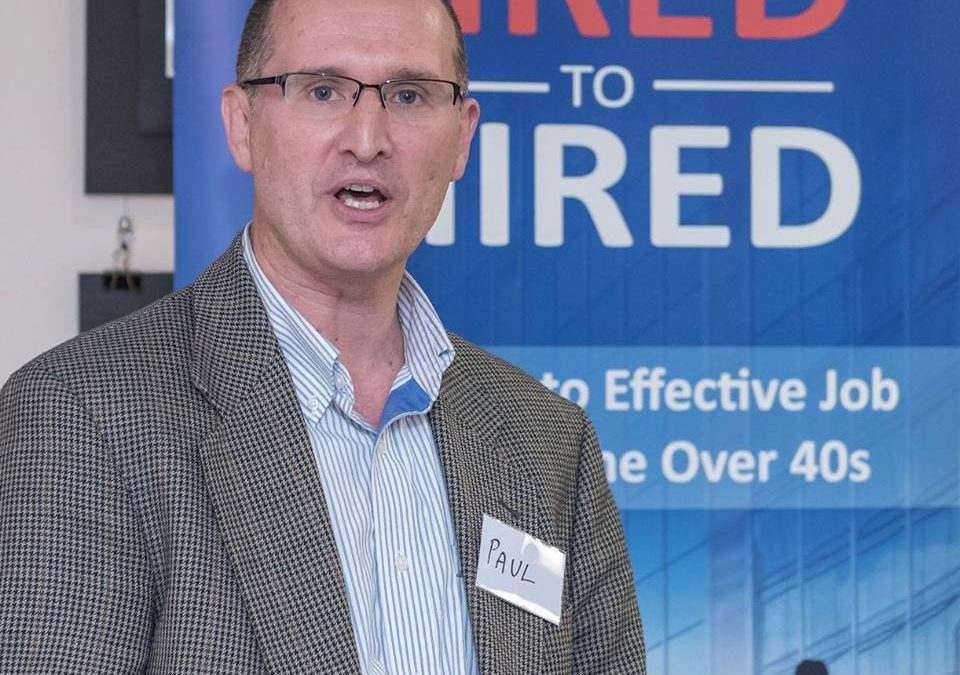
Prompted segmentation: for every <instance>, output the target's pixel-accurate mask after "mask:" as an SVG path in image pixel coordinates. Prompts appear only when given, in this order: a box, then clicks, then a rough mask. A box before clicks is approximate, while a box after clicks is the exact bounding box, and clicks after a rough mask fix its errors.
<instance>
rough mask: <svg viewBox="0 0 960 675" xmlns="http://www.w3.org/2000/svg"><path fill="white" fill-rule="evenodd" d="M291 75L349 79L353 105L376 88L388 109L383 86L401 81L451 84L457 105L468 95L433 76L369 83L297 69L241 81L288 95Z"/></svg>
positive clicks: (453, 102) (382, 103)
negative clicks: (353, 86)
mask: <svg viewBox="0 0 960 675" xmlns="http://www.w3.org/2000/svg"><path fill="white" fill-rule="evenodd" d="M291 75H313V76H315V77H336V78H338V79H341V80H348V81H350V82H353V83H354V84H356V85H357V87H358V88H357V93H356V95H355V96H354V97H353V105H352V106H351V107H354V108H355V107H356V105H357V103H359V102H360V95H361V94H363V90H364V89H376V90H377V94H379V96H380V105H382V106H383V107H384V109H386V107H387V100H386V98H385V97H384V95H383V88H384V87H385V86H387V85H390V84H398V83H401V82H442V83H443V84H449V85H450V86H451V87H453V100H452V101H451V105H457V101H458V100H460V101H462V100H463V99H464V97H465V96H466V93H467V92H466V90H465V89H464V88H463V87H462V86H461V85H460V84H459V83H457V82H453V81H452V80H441V79H437V78H433V77H403V78H398V79H396V80H385V81H383V82H381V83H379V84H368V83H367V82H361V81H360V80H358V79H356V78H353V77H347V76H346V75H334V74H332V73H314V72H309V71H297V72H293V73H282V74H280V75H274V76H272V77H258V78H256V79H254V80H243V81H242V82H240V86H241V87H252V86H258V85H264V84H276V85H278V86H279V87H280V93H281V94H282V95H283V96H284V97H286V95H287V78H289V77H290V76H291Z"/></svg>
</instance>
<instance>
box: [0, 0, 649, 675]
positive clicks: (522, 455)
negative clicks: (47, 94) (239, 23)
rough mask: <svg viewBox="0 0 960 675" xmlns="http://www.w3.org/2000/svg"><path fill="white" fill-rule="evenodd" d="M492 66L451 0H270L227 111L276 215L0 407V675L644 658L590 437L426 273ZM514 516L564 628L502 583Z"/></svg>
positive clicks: (28, 379)
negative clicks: (447, 322)
mask: <svg viewBox="0 0 960 675" xmlns="http://www.w3.org/2000/svg"><path fill="white" fill-rule="evenodd" d="M354 78H355V79H354ZM364 83H383V84H364ZM465 84H466V67H465V59H464V57H463V49H462V37H461V36H460V33H459V27H458V26H457V25H456V19H455V17H454V15H453V13H452V11H451V10H450V9H449V7H448V6H447V5H446V4H444V3H443V2H442V0H405V1H404V2H397V1H396V0H365V2H362V3H356V2H354V1H353V0H276V2H269V1H263V0H259V1H258V2H256V3H254V7H253V8H252V9H251V13H250V16H249V18H248V22H247V27H246V29H245V31H244V37H243V44H242V46H241V50H240V57H239V59H238V84H236V85H231V86H228V87H227V88H226V89H225V90H224V92H223V105H222V109H223V117H224V124H225V128H226V131H227V139H228V142H229V144H230V148H231V151H232V152H233V155H234V157H235V159H236V161H237V164H238V165H239V166H240V167H241V168H242V169H244V170H246V171H250V172H252V174H253V178H254V186H255V204H254V216H253V220H252V223H251V225H250V226H249V228H248V229H247V230H246V231H245V232H244V233H243V235H242V236H240V237H238V238H237V240H235V242H234V244H233V245H232V246H231V248H230V249H229V250H228V251H227V252H226V253H225V254H224V256H223V257H221V258H220V260H218V261H217V262H216V263H214V264H213V265H212V266H211V267H210V268H209V269H208V270H207V271H206V272H204V273H203V274H202V275H201V276H200V278H199V279H198V280H197V282H196V283H195V284H193V285H192V286H190V287H188V288H186V289H184V290H182V291H180V292H178V293H175V294H173V295H171V296H168V297H167V298H165V299H163V300H161V301H159V302H158V303H155V304H154V305H152V306H150V307H149V308H147V309H146V310H144V311H142V312H140V313H138V314H136V315H133V316H131V317H128V318H126V319H122V320H120V321H119V322H115V323H113V324H111V325H108V326H106V327H104V328H102V329H99V330H97V331H94V332H91V333H88V334H85V335H81V336H80V337H79V338H77V339H76V340H73V341H71V342H69V343H67V344H65V345H62V346H60V347H58V348H57V349H55V350H53V351H51V352H49V353H47V354H45V355H43V356H41V357H39V358H38V359H36V360H34V361H33V362H32V363H30V364H28V365H27V366H25V367H24V368H23V369H21V370H20V371H19V372H18V373H16V374H15V375H14V376H13V377H11V379H10V381H9V382H8V383H7V385H6V386H5V387H4V389H3V392H2V396H0V480H2V483H0V531H2V533H3V539H2V553H0V556H2V558H0V573H2V581H0V641H2V643H0V671H2V672H47V671H72V672H130V671H135V670H150V671H157V672H171V673H173V672H176V673H184V672H224V673H227V672H229V673H246V672H263V671H271V672H322V673H367V674H378V673H393V674H396V675H410V674H413V673H444V674H447V673H451V674H454V673H456V674H459V673H484V674H489V673H501V674H510V675H512V674H514V673H538V674H539V673H569V672H576V673H590V674H595V673H644V672H645V656H644V644H643V636H642V632H641V628H640V621H639V617H638V614H637V609H636V604H635V599H634V591H633V580H632V577H631V572H630V568H629V563H628V560H627V556H626V551H625V547H624V543H623V534H622V529H621V526H620V523H619V520H618V516H617V513H616V509H615V506H614V503H613V501H612V499H611V496H610V492H609V490H608V488H607V485H606V482H605V480H604V476H603V472H602V470H601V461H600V454H599V449H598V446H597V441H596V437H595V435H594V433H593V430H592V428H591V426H590V424H589V423H588V422H587V421H586V419H585V417H584V416H583V414H582V412H581V411H580V410H579V409H578V408H576V407H575V406H573V405H572V404H570V403H568V402H566V401H564V400H562V399H560V398H558V397H555V396H553V395H551V394H549V393H548V392H546V391H545V390H544V389H542V388H541V387H540V386H539V384H537V383H536V382H535V381H533V380H532V379H530V378H528V377H527V376H525V375H523V374H522V373H520V372H519V371H518V370H516V369H514V368H512V367H510V366H508V365H507V364H505V363H503V362H501V361H499V360H497V359H495V358H493V357H492V356H489V355H487V354H486V353H484V352H482V351H480V350H478V349H477V348H475V347H473V346H472V345H470V344H469V343H467V342H465V341H463V340H461V339H459V338H457V337H454V336H449V337H448V336H447V334H446V333H445V331H443V330H442V327H441V325H440V323H439V319H438V318H437V317H436V315H435V313H434V312H433V309H432V307H431V306H430V303H429V301H427V299H426V298H425V296H424V295H423V293H422V291H421V290H420V289H419V287H418V286H417V285H416V283H415V282H414V281H413V280H412V279H411V278H410V277H409V276H407V275H406V274H405V271H404V268H405V263H406V260H407V258H408V257H409V255H410V254H411V252H412V251H413V250H414V248H415V247H416V246H417V245H418V244H419V242H420V241H421V240H422V239H423V237H424V235H425V234H426V231H427V229H428V227H429V226H430V224H431V223H432V222H433V221H434V219H435V217H436V215H437V212H438V211H439V208H440V205H441V202H442V200H443V196H444V191H445V190H446V187H447V184H448V183H449V181H451V180H455V179H457V178H459V177H460V175H461V174H462V173H463V170H464V166H465V164H466V161H467V155H468V149H469V144H470V139H471V137H472V135H473V132H474V129H475V128H476V124H477V118H478V115H479V109H478V105H477V103H476V102H475V101H473V100H471V99H469V98H464V97H463V95H462V94H463V91H462V87H463V86H464V85H465ZM492 519H496V521H500V523H502V525H500V526H499V527H502V528H503V529H501V530H496V532H497V533H498V534H497V536H498V537H499V538H497V539H494V538H492V537H490V535H489V534H488V533H487V530H486V528H488V527H495V525H493V523H496V521H494V520H492ZM501 532H503V533H506V534H499V533H501ZM510 533H519V536H520V537H521V539H523V541H525V544H524V548H523V550H519V549H518V550H515V551H511V554H512V555H513V556H514V557H513V558H511V566H510V569H511V574H516V575H519V576H521V578H522V579H523V580H525V581H528V582H529V583H531V584H534V585H535V584H536V583H537V582H538V581H539V582H540V583H541V588H547V585H546V584H547V581H548V577H549V575H550V574H555V575H556V583H557V587H556V589H555V592H552V593H549V592H548V593H547V595H548V596H550V597H548V598H547V601H549V602H553V601H556V602H557V603H558V606H559V607H560V610H559V616H558V617H556V622H553V621H548V620H545V619H544V618H541V617H542V616H544V614H543V613H542V609H538V608H539V607H540V605H541V604H543V603H541V601H540V600H538V599H537V597H536V596H535V594H534V593H533V591H530V592H529V596H528V597H523V596H522V594H521V595H520V596H517V597H512V596H509V595H508V596H507V597H506V599H505V598H504V595H503V594H500V595H495V594H494V593H493V592H491V586H490V584H489V583H484V584H481V585H483V587H480V586H479V585H478V584H479V583H480V580H481V576H482V574H486V573H489V572H491V570H493V572H497V571H499V572H500V573H501V574H504V575H505V570H506V564H504V565H503V566H502V567H497V563H496V561H495V560H494V562H493V564H492V566H491V557H492V553H493V550H494V547H495V546H496V547H497V548H500V547H501V545H502V546H503V547H506V544H502V542H505V541H507V535H509V534H510ZM501 540H502V541H501ZM482 542H486V543H487V544H488V548H487V549H484V548H482V547H481V546H482ZM494 542H496V544H494ZM531 551H536V555H534V554H533V553H531ZM501 552H503V551H501ZM559 555H562V556H564V557H563V560H565V564H563V565H561V566H559V567H557V566H553V567H550V566H549V565H547V564H546V563H544V560H546V559H547V558H549V559H551V560H554V559H556V558H555V556H559ZM515 562H516V564H517V565H519V566H518V567H517V568H516V570H517V571H516V573H514V571H513V570H514V568H513V564H514V563H515ZM523 565H527V567H523ZM531 565H532V566H533V572H531V578H529V579H527V578H526V575H527V572H529V571H530V569H531V568H530V566H531ZM548 567H550V569H548ZM521 570H522V574H521ZM541 573H542V574H543V575H544V576H540V577H538V576H537V574H541ZM508 581H509V580H508ZM505 583H506V582H505ZM524 592H526V591H524ZM547 601H544V602H547ZM538 612H539V613H538Z"/></svg>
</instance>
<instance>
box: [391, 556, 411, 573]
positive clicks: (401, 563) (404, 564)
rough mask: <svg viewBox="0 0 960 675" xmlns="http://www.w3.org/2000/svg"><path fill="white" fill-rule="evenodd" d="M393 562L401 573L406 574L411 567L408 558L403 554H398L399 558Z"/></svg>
mask: <svg viewBox="0 0 960 675" xmlns="http://www.w3.org/2000/svg"><path fill="white" fill-rule="evenodd" d="M393 562H394V564H396V566H397V569H398V570H400V571H401V572H406V571H407V568H409V567H410V561H409V560H407V556H405V555H403V554H402V553H398V554H397V557H396V558H394V560H393Z"/></svg>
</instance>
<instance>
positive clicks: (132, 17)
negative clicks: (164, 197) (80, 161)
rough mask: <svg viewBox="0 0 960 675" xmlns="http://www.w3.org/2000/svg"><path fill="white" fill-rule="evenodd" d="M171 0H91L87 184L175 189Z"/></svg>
mask: <svg viewBox="0 0 960 675" xmlns="http://www.w3.org/2000/svg"><path fill="white" fill-rule="evenodd" d="M165 8H166V4H165V0H139V2H107V1H106V0H88V2H87V137H86V191H87V192H88V193H101V194H102V193H112V194H117V193H119V194H170V193H172V191H173V136H172V133H171V127H172V125H171V117H172V86H171V82H170V80H169V79H168V78H167V77H166V73H165V72H164V54H165V44H164V17H165Z"/></svg>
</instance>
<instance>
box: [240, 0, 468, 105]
mask: <svg viewBox="0 0 960 675" xmlns="http://www.w3.org/2000/svg"><path fill="white" fill-rule="evenodd" d="M276 4H277V0H254V3H253V6H252V7H250V11H249V12H248V13H247V20H246V23H244V25H243V34H242V35H241V36H240V49H239V51H238V52H237V82H238V83H239V82H244V81H245V80H253V79H255V78H258V77H262V76H263V73H261V72H260V71H261V69H262V68H263V64H264V63H266V62H267V60H268V59H269V58H270V51H271V49H272V48H273V41H272V39H271V35H270V30H271V25H270V15H271V14H272V13H273V8H274V6H275V5H276ZM440 4H442V5H443V7H444V9H446V10H447V15H448V16H449V17H450V21H451V22H452V23H453V31H454V36H455V39H456V45H455V46H454V51H453V59H454V67H455V68H456V73H455V76H456V78H457V81H458V82H459V83H460V84H461V85H462V86H464V87H466V86H467V48H466V45H465V44H464V42H463V29H462V28H461V26H460V20H459V19H458V18H457V13H456V12H455V11H454V9H453V6H452V5H451V4H450V1H449V0H440Z"/></svg>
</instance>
